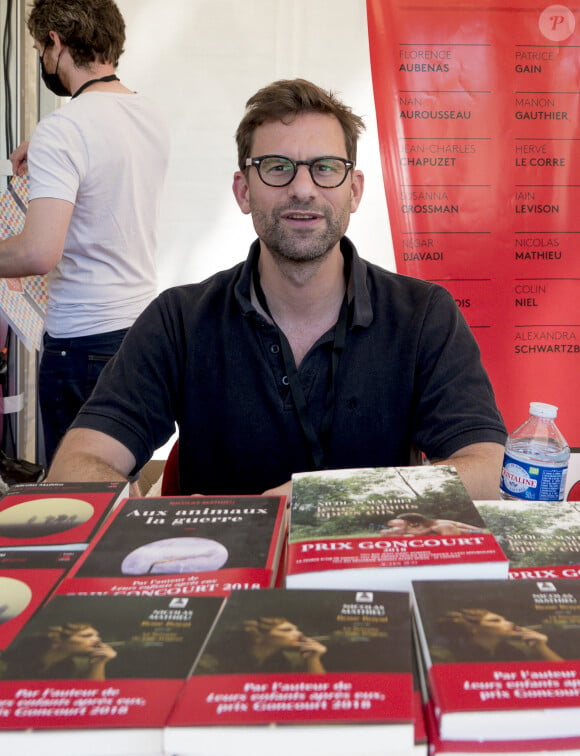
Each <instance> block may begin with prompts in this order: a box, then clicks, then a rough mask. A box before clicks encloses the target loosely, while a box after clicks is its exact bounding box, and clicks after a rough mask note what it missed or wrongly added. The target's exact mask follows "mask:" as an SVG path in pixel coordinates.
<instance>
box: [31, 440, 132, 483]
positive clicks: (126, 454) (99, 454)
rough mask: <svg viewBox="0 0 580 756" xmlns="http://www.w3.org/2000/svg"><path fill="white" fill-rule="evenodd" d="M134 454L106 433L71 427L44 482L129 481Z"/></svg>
mask: <svg viewBox="0 0 580 756" xmlns="http://www.w3.org/2000/svg"><path fill="white" fill-rule="evenodd" d="M135 463H136V460H135V457H134V456H133V454H132V453H131V452H130V450H129V449H127V447H126V446H124V445H123V444H121V443H119V442H118V441H116V440H115V439H114V438H111V437H110V436H107V435H106V434H105V433H100V432H98V431H93V430H88V429H85V428H73V429H72V430H69V431H68V433H67V434H66V435H65V437H64V438H63V439H62V441H61V443H60V445H59V447H58V449H57V451H56V454H55V456H54V459H53V461H52V464H51V466H50V470H49V471H48V475H47V478H46V479H47V481H49V482H59V481H92V482H98V481H115V480H128V478H129V474H130V472H131V471H132V470H133V469H134V467H135Z"/></svg>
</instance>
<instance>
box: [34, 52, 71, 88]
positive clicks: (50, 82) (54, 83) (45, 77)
mask: <svg viewBox="0 0 580 756" xmlns="http://www.w3.org/2000/svg"><path fill="white" fill-rule="evenodd" d="M45 52H46V47H45V48H44V50H43V52H42V55H41V56H40V74H41V76H42V81H43V82H44V83H45V84H46V86H47V87H48V89H50V91H51V92H52V93H53V94H55V95H57V96H58V97H70V92H69V90H68V89H67V88H66V87H65V86H64V84H63V83H62V81H61V80H60V76H59V75H58V63H59V61H60V55H59V56H58V60H57V61H56V69H55V71H54V73H48V72H47V70H46V68H45V67H44V53H45ZM61 55H62V52H61Z"/></svg>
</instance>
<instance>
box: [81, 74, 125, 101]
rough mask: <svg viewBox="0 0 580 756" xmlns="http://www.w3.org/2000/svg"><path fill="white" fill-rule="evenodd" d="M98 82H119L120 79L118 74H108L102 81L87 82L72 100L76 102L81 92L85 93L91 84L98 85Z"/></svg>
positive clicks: (92, 80) (102, 77) (91, 80)
mask: <svg viewBox="0 0 580 756" xmlns="http://www.w3.org/2000/svg"><path fill="white" fill-rule="evenodd" d="M98 81H119V77H118V76H117V75H116V74H108V75H107V76H101V78H100V79H89V80H88V81H85V83H84V84H81V86H80V87H79V88H78V89H77V91H76V92H75V93H74V94H73V96H72V97H71V100H74V98H75V97H78V96H79V95H80V93H81V92H84V91H85V89H86V88H87V87H90V86H91V84H96V83H97V82H98Z"/></svg>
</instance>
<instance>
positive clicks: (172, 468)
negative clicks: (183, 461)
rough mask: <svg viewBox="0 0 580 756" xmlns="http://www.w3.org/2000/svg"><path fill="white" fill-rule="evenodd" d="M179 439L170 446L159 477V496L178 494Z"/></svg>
mask: <svg viewBox="0 0 580 756" xmlns="http://www.w3.org/2000/svg"><path fill="white" fill-rule="evenodd" d="M180 493H181V491H180V490H179V439H177V441H176V442H175V443H174V444H173V446H172V447H171V451H170V452H169V454H168V455H167V462H166V463H165V467H164V468H163V477H162V478H161V496H179V494H180Z"/></svg>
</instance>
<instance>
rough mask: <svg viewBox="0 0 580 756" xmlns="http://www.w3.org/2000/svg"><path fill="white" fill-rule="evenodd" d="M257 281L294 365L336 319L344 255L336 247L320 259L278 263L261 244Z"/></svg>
mask: <svg viewBox="0 0 580 756" xmlns="http://www.w3.org/2000/svg"><path fill="white" fill-rule="evenodd" d="M258 271H259V274H260V284H261V286H262V290H263V292H264V295H265V297H266V302H267V304H268V309H269V311H270V315H271V316H272V318H273V320H274V321H275V322H276V325H277V326H278V327H279V328H280V330H282V331H283V332H284V334H285V336H286V338H287V339H288V342H289V343H290V346H291V348H292V352H293V354H294V360H295V362H296V365H297V366H298V365H299V364H300V362H301V361H302V358H303V357H304V356H305V354H306V353H307V352H308V350H309V349H310V347H311V346H312V345H313V344H314V343H315V342H316V341H317V340H318V339H319V338H320V336H322V334H324V333H326V331H328V330H329V329H330V328H332V326H333V325H334V324H335V323H336V321H337V319H338V315H339V313H340V308H341V305H342V301H343V299H344V292H345V280H344V258H343V256H342V254H341V252H340V248H339V246H338V245H337V247H336V248H335V249H333V250H331V252H329V253H328V255H326V257H324V258H323V259H322V260H315V261H312V262H300V263H289V262H288V261H284V262H283V263H281V262H280V261H278V259H277V258H275V257H274V256H273V255H272V254H271V253H270V252H269V251H268V250H264V249H263V248H262V252H261V254H260V258H259V262H258Z"/></svg>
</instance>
